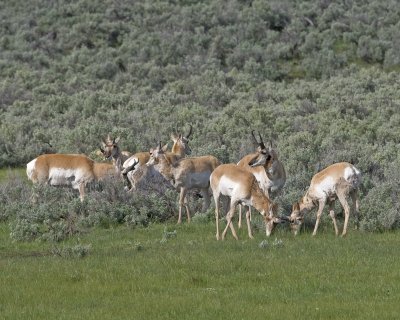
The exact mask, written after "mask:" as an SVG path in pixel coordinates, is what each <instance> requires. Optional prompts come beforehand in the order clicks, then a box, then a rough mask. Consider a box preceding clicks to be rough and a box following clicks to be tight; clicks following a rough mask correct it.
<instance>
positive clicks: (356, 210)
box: [350, 190, 360, 229]
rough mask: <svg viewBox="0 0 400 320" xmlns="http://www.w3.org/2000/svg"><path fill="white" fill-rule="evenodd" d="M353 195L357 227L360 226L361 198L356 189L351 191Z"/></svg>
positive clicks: (352, 207)
mask: <svg viewBox="0 0 400 320" xmlns="http://www.w3.org/2000/svg"><path fill="white" fill-rule="evenodd" d="M350 196H351V200H352V201H351V202H352V206H351V211H352V212H354V214H355V219H356V221H355V222H356V229H358V228H359V227H360V207H359V198H358V191H357V190H354V191H353V192H351V193H350Z"/></svg>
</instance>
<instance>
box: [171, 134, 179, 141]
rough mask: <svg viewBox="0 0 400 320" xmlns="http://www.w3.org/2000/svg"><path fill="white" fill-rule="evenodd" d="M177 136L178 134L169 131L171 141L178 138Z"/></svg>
mask: <svg viewBox="0 0 400 320" xmlns="http://www.w3.org/2000/svg"><path fill="white" fill-rule="evenodd" d="M178 139H179V138H178V136H177V135H176V134H175V133H171V140H172V141H174V142H175V141H176V140H178Z"/></svg>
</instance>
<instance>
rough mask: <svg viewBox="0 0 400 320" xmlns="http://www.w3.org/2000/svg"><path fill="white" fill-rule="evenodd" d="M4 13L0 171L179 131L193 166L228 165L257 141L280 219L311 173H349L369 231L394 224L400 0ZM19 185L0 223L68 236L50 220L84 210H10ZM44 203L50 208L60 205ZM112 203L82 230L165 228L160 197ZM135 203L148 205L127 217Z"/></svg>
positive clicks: (76, 6) (106, 5) (149, 143)
mask: <svg viewBox="0 0 400 320" xmlns="http://www.w3.org/2000/svg"><path fill="white" fill-rule="evenodd" d="M0 9H1V10H0V17H1V19H0V21H1V22H0V24H1V28H0V74H1V80H0V166H1V167H7V166H24V165H25V164H26V163H27V162H28V161H30V160H31V159H33V158H34V157H36V156H37V155H39V154H42V153H46V152H61V153H85V154H88V155H91V156H93V155H94V153H95V151H96V149H98V148H99V146H100V139H101V138H102V137H104V136H105V135H106V134H107V133H109V132H110V133H111V134H112V135H114V136H117V135H118V136H121V142H120V144H121V146H122V148H123V149H125V150H129V151H131V152H135V151H146V150H148V149H149V148H150V147H153V146H154V145H155V143H156V142H155V141H159V140H162V141H163V142H164V143H165V142H167V141H169V135H170V133H171V132H172V131H173V130H174V129H175V127H176V126H178V127H184V126H185V125H187V124H188V123H191V124H193V128H194V131H193V138H192V140H191V147H192V150H193V153H194V155H204V154H213V155H215V156H217V157H218V158H219V159H220V160H221V161H222V162H237V161H238V160H239V159H240V157H242V156H243V155H245V154H246V153H249V152H252V151H253V150H254V145H253V144H252V142H251V139H250V130H251V129H255V130H258V131H260V132H261V133H262V134H263V136H264V138H265V139H267V140H269V139H271V140H272V141H273V143H274V144H275V145H276V147H277V150H278V152H279V155H280V158H281V159H282V161H283V163H284V165H285V167H286V170H287V173H288V181H287V184H286V187H285V190H284V193H283V195H282V196H281V198H280V199H279V202H280V203H279V204H280V210H281V211H282V212H287V211H288V210H289V209H290V203H292V202H293V201H294V200H295V199H296V198H298V197H299V196H300V195H301V194H302V193H303V192H304V190H305V188H306V187H307V185H308V183H309V181H310V179H311V177H312V176H313V174H315V173H316V172H317V171H318V170H320V169H322V168H323V167H325V166H327V165H329V164H331V163H333V162H338V161H349V162H352V163H354V164H355V165H356V166H357V167H358V168H359V169H360V170H361V171H362V173H363V176H364V180H363V186H362V187H363V188H362V203H363V208H362V209H363V214H364V218H365V220H366V221H365V223H364V224H363V226H364V228H365V229H368V230H370V229H372V230H376V229H380V230H384V229H390V228H395V227H397V226H398V224H399V199H398V194H397V190H398V189H399V181H400V180H399V179H397V178H396V174H394V173H395V172H396V169H395V168H396V167H395V165H394V164H396V163H399V161H400V160H399V159H400V155H399V147H400V115H399V114H400V112H399V110H400V79H399V75H398V71H399V70H400V42H399V41H400V40H399V39H400V37H399V32H400V31H399V30H400V22H399V21H400V6H399V5H398V3H397V2H396V1H389V0H387V1H386V0H385V1H377V0H368V1H341V2H336V1H289V0H287V1H258V0H254V1H239V0H237V1H211V0H210V1H201V2H198V1H133V2H132V1H124V0H122V1H114V2H107V1H92V0H90V1H89V0H76V1H68V2H65V3H64V2H53V1H46V0H33V1H28V2H26V1H21V0H18V1H3V2H2V3H1V4H0ZM397 168H398V166H397ZM18 188H25V187H23V186H14V187H13V188H12V189H13V190H14V191H12V192H11V195H10V194H8V193H7V192H2V195H1V196H2V197H3V198H4V200H5V201H6V202H7V203H8V205H7V206H5V205H3V203H4V202H3V201H2V202H0V206H5V207H6V208H5V210H3V211H1V213H0V219H1V220H7V219H8V216H11V215H12V216H15V215H19V216H20V217H21V225H20V226H18V225H14V230H15V232H18V233H19V234H21V235H20V236H18V237H27V238H31V237H36V236H37V235H38V234H39V235H42V234H43V231H42V228H41V227H40V228H39V229H38V230H36V229H35V228H34V229H33V230H26V231H27V232H26V234H25V233H24V231H23V230H25V228H24V227H23V226H24V224H23V223H24V222H23V221H25V220H23V219H27V217H25V216H24V213H23V212H35V210H36V211H40V212H42V211H45V210H47V212H48V215H49V216H48V217H46V221H48V223H47V225H46V228H47V229H46V230H51V232H50V231H46V234H48V236H49V237H51V238H52V239H53V240H57V239H59V238H60V234H66V230H68V223H67V222H66V221H64V222H63V223H58V222H57V221H59V218H60V217H64V216H65V214H66V212H67V213H68V214H69V213H71V212H73V213H76V212H77V211H79V210H81V209H80V208H77V207H79V206H78V204H76V206H75V207H74V201H75V200H74V199H75V198H74V197H73V196H71V197H70V198H69V201H72V204H71V203H67V204H66V206H65V208H64V209H63V211H62V212H60V211H57V210H53V209H51V208H50V205H49V204H46V203H43V204H42V205H43V207H36V208H35V209H34V210H30V209H31V208H30V207H29V204H28V201H26V203H24V202H22V204H21V203H18V204H17V203H15V201H14V199H15V198H13V196H12V194H13V193H14V192H15V193H17V191H16V190H18ZM115 188H118V186H115ZM111 191H112V190H111ZM27 192H29V191H27ZM41 192H44V193H46V195H47V193H49V194H48V196H49V199H50V198H51V197H53V196H54V197H55V199H58V200H59V201H64V200H63V199H64V198H63V197H64V196H65V194H68V192H67V193H65V192H64V193H62V195H63V196H62V197H61V196H59V197H58V196H57V195H55V194H51V195H50V193H53V192H58V191H41ZM111 194H118V192H113V193H111ZM60 197H61V198H60ZM118 197H121V198H118V201H121V204H119V205H118V206H113V201H115V200H114V199H111V198H108V199H107V201H109V203H107V202H106V201H105V200H104V202H101V203H102V204H103V205H104V206H102V207H101V208H98V210H97V209H96V210H93V212H96V213H95V214H90V215H87V217H86V222H85V223H87V224H88V225H93V224H99V225H104V226H108V225H111V224H113V223H121V222H125V223H127V224H130V225H137V224H139V225H146V224H147V223H149V221H153V220H155V221H159V220H163V219H165V213H163V212H162V210H164V209H163V208H165V203H164V202H163V201H164V200H163V199H160V198H157V197H154V198H152V197H144V198H143V199H141V200H139V199H140V197H139V198H137V199H135V200H132V199H127V198H124V196H119V195H118ZM174 197H175V195H174V196H172V195H167V197H166V199H170V198H174ZM174 199H175V198H174ZM2 200H3V199H2ZM90 201H91V200H89V202H90ZM134 201H137V203H141V201H144V203H146V201H149V202H150V203H151V206H154V207H155V208H156V209H154V210H153V209H148V206H147V205H142V206H141V208H140V209H138V211H137V212H136V211H134V213H130V214H129V213H127V212H128V211H129V207H130V206H131V205H134V204H132V202H134ZM165 201H169V200H165ZM110 203H111V204H110ZM173 203H174V205H175V202H174V201H173ZM85 205H86V206H89V204H85ZM90 205H91V206H95V207H96V203H95V201H93V203H90ZM20 206H26V208H23V207H20ZM46 206H47V207H46ZM96 208H97V207H96ZM169 208H170V207H168V209H167V211H169V212H172V211H173V210H170V209H169ZM28 209H29V210H28ZM369 209H371V210H369ZM82 210H84V211H85V210H89V209H88V207H85V208H84V209H82ZM53 211H55V212H53ZM64 211H65V212H64ZM83 216H85V215H83ZM167 216H168V215H167ZM53 220H54V221H56V222H57V223H53V222H52V221H53ZM41 221H44V220H41ZM31 222H32V223H35V221H31Z"/></svg>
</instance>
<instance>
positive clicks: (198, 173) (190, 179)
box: [148, 143, 220, 223]
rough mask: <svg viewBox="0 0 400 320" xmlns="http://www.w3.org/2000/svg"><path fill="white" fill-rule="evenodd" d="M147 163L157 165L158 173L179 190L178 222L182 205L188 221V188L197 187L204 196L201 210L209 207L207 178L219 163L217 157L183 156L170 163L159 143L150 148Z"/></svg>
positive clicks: (180, 219)
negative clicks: (154, 147) (153, 148)
mask: <svg viewBox="0 0 400 320" xmlns="http://www.w3.org/2000/svg"><path fill="white" fill-rule="evenodd" d="M148 165H157V168H158V170H159V171H160V173H161V174H162V175H163V176H164V177H165V178H166V179H167V180H168V181H170V183H171V185H172V186H173V187H174V188H176V189H177V190H178V191H179V192H180V196H179V215H178V223H181V222H182V211H183V208H184V207H185V209H186V215H187V220H188V222H190V219H191V217H190V209H189V206H188V204H187V201H186V194H187V192H188V191H189V190H193V189H199V190H200V193H201V194H202V196H203V198H204V204H203V211H204V210H206V209H207V208H208V207H209V205H210V195H209V193H208V190H209V185H210V183H209V179H210V175H211V173H212V172H213V171H214V169H215V168H216V167H217V166H219V165H220V162H219V160H218V159H217V158H215V157H214V156H202V157H193V158H183V159H180V160H178V161H176V162H173V163H172V162H171V160H170V159H169V158H168V156H167V155H166V153H165V151H164V150H163V148H162V147H161V143H160V145H159V146H158V147H157V148H156V149H155V150H152V155H151V158H150V160H149V162H148Z"/></svg>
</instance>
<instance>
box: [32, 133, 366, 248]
mask: <svg viewBox="0 0 400 320" xmlns="http://www.w3.org/2000/svg"><path fill="white" fill-rule="evenodd" d="M191 134H192V126H190V129H189V132H188V134H186V135H184V134H182V133H179V132H178V131H177V130H176V132H174V133H173V134H171V139H172V141H173V146H172V148H171V151H168V150H167V148H168V144H167V145H165V146H163V145H162V143H161V141H160V142H159V143H158V145H157V146H156V147H155V148H151V149H150V150H149V151H143V152H138V153H135V154H131V153H130V152H128V151H121V149H120V147H119V145H118V143H119V140H120V138H119V137H117V138H112V137H111V136H110V135H108V136H107V138H106V139H103V140H102V141H101V147H100V151H101V154H102V155H103V156H104V159H105V160H111V161H112V162H111V163H110V162H96V161H94V160H92V159H90V158H89V157H87V156H86V155H83V154H43V155H40V156H38V157H37V158H35V159H33V160H32V161H30V162H29V163H28V164H27V170H26V171H27V175H28V178H29V179H30V180H31V181H32V182H33V183H34V184H47V185H52V186H67V187H72V188H74V189H78V190H79V195H80V200H81V201H84V199H85V187H86V186H87V185H88V184H89V183H91V182H93V181H102V180H104V181H105V180H106V179H109V178H115V179H122V178H125V179H126V181H127V184H128V187H126V190H127V191H128V192H130V193H134V192H135V191H138V190H142V189H146V188H148V187H149V186H150V188H156V189H157V190H159V191H160V190H165V189H166V188H170V189H174V190H176V191H177V192H179V212H178V223H181V222H182V213H183V211H185V212H186V215H187V221H188V222H190V221H191V214H190V208H189V205H188V200H187V194H188V192H189V191H190V190H192V191H194V192H196V193H197V194H201V197H202V198H203V200H204V203H203V207H202V210H203V211H205V210H207V209H208V207H209V206H210V196H211V195H210V189H211V194H212V196H213V197H214V202H215V223H216V229H217V232H216V238H217V240H219V239H220V234H219V219H220V218H219V215H220V214H219V213H220V206H221V205H220V198H221V196H222V197H223V198H225V199H228V198H229V199H230V203H229V210H228V208H226V209H227V213H226V226H225V229H224V231H223V232H222V239H224V238H225V235H226V233H227V230H228V228H230V230H231V233H232V236H233V237H234V238H235V239H238V237H237V234H236V231H235V227H234V225H233V223H232V218H233V216H234V214H235V211H236V207H237V206H238V205H239V228H240V227H241V206H242V205H244V206H246V207H247V212H246V223H247V231H248V236H249V238H253V235H252V230H251V223H250V221H251V207H254V208H255V209H256V210H258V211H259V213H260V214H261V215H262V217H263V220H264V222H265V228H266V235H267V236H270V235H271V233H272V231H273V230H274V228H275V226H276V225H277V224H280V223H284V222H289V223H290V228H291V230H292V231H293V233H294V234H295V235H296V234H297V233H298V232H299V230H300V227H301V226H302V224H303V220H304V215H305V214H306V213H307V212H309V211H310V210H311V209H313V208H314V207H316V206H318V211H317V216H316V222H315V226H314V231H313V235H316V233H317V230H318V226H319V223H320V219H321V215H322V211H323V209H324V206H325V205H326V204H328V206H329V215H330V217H331V218H332V221H333V225H334V229H335V234H336V235H338V234H339V229H338V226H337V222H336V217H335V213H334V210H333V207H334V203H335V200H336V199H338V200H339V202H340V204H341V205H342V207H343V209H344V214H345V220H344V226H343V232H342V236H345V235H346V233H347V226H348V222H349V216H350V207H349V204H348V202H347V198H348V197H351V199H352V207H351V209H352V211H355V215H356V222H357V223H358V213H359V199H358V188H359V186H360V183H361V173H360V171H359V170H358V169H357V168H356V167H355V166H354V165H352V164H350V163H347V162H340V163H335V164H332V165H331V166H329V167H327V168H325V169H323V170H322V171H320V172H318V173H317V174H315V175H314V176H313V178H312V179H311V183H310V186H309V188H308V190H307V192H306V193H305V195H304V196H303V197H302V198H301V199H300V200H299V201H298V202H295V203H294V204H293V205H292V212H291V213H290V215H281V216H278V214H277V212H278V207H277V204H276V203H274V202H273V201H272V200H271V197H272V196H275V197H276V196H277V195H278V194H279V193H280V192H281V190H282V189H283V187H284V185H285V183H286V172H285V169H284V166H283V164H282V162H281V161H280V160H279V158H278V155H277V152H276V150H275V149H274V148H273V146H272V143H271V142H270V143H269V146H268V147H267V146H266V145H265V143H264V141H263V139H262V136H261V135H260V134H258V137H259V139H257V138H256V135H255V133H254V131H252V132H251V135H252V137H253V140H254V142H255V143H256V144H257V145H258V147H257V149H256V150H255V152H253V153H250V154H248V155H246V156H244V157H243V158H242V159H241V160H240V161H239V162H238V163H237V164H233V163H229V164H221V163H220V161H219V160H218V159H217V158H216V157H214V156H212V155H206V156H199V157H186V156H189V155H190V154H191V149H190V147H189V137H190V135H191ZM162 192H163V191H162Z"/></svg>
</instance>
